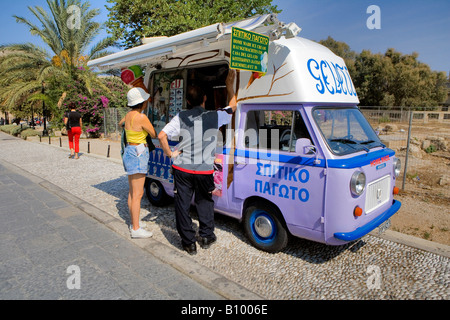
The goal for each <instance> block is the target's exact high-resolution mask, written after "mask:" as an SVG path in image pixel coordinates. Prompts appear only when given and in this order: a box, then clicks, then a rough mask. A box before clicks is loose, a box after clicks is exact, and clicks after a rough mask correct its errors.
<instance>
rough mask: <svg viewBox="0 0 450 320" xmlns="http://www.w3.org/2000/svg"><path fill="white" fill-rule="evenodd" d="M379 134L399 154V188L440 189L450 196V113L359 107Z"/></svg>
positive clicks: (399, 108)
mask: <svg viewBox="0 0 450 320" xmlns="http://www.w3.org/2000/svg"><path fill="white" fill-rule="evenodd" d="M360 109H361V111H362V113H363V114H364V116H365V117H366V118H367V119H368V120H369V122H370V124H371V125H372V127H373V128H374V129H375V131H377V133H378V134H379V138H380V140H381V141H382V142H383V143H384V144H385V145H386V146H387V147H388V148H390V149H393V150H395V151H396V156H397V157H398V158H400V159H401V161H402V164H403V167H402V173H401V176H400V179H399V180H398V181H399V184H397V186H398V187H401V188H402V189H404V190H405V189H406V190H408V189H410V190H412V189H415V188H421V189H424V190H435V191H436V190H437V192H438V193H440V194H442V195H443V196H445V197H449V196H450V193H449V190H448V189H449V188H448V185H449V184H450V175H448V174H447V171H448V168H449V166H450V144H449V140H450V112H449V111H448V110H445V109H444V110H442V108H435V109H434V110H431V109H425V108H423V110H414V111H413V110H410V109H409V108H405V107H403V108H401V107H397V108H393V107H360Z"/></svg>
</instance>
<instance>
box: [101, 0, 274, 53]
mask: <svg viewBox="0 0 450 320" xmlns="http://www.w3.org/2000/svg"><path fill="white" fill-rule="evenodd" d="M108 3H110V4H112V7H108V10H109V15H108V17H109V20H108V22H107V23H106V25H107V27H108V30H109V31H110V32H111V33H112V35H113V37H114V38H115V39H117V40H120V41H121V43H122V44H123V45H124V46H125V47H127V48H130V47H133V46H136V45H138V44H140V40H141V38H142V37H155V36H173V35H176V34H179V33H183V32H187V31H190V30H194V29H197V28H200V27H204V26H208V25H211V24H214V23H217V22H224V23H225V22H230V21H235V20H241V19H245V18H249V17H252V16H254V15H257V14H265V13H271V12H273V13H279V12H281V11H280V10H278V9H277V6H273V5H272V4H271V3H272V0H184V1H180V0H153V1H148V0H117V1H116V0H108Z"/></svg>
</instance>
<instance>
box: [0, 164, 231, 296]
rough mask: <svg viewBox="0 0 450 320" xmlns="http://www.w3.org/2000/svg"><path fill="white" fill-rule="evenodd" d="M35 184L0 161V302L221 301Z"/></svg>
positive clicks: (36, 180) (38, 181)
mask: <svg viewBox="0 0 450 320" xmlns="http://www.w3.org/2000/svg"><path fill="white" fill-rule="evenodd" d="M42 185H46V187H47V188H49V187H51V186H50V185H49V184H48V182H46V181H45V180H42V179H40V178H37V177H35V176H32V175H30V174H27V173H26V172H24V171H23V170H21V169H18V168H17V167H15V166H13V165H11V164H8V163H6V162H4V161H1V160H0V221H1V223H0V261H1V262H0V299H52V300H54V299H160V300H168V299H174V300H179V299H190V300H202V299H214V300H215V299H223V297H222V296H221V295H219V294H217V293H216V292H214V291H212V290H211V289H208V288H206V287H205V286H203V285H201V284H199V283H197V282H195V281H194V280H192V279H191V278H190V277H188V276H187V275H185V274H183V273H181V272H179V271H178V270H176V269H174V268H173V267H171V266H170V265H168V264H166V263H163V262H161V261H160V260H159V259H157V258H156V257H155V256H153V255H152V254H150V253H149V252H148V251H146V250H145V249H144V248H142V247H141V246H142V242H144V243H145V241H146V240H133V241H131V240H127V239H126V238H125V237H123V236H122V235H120V234H118V233H116V232H114V231H113V230H111V229H110V228H108V227H107V226H105V225H104V223H101V222H100V221H98V220H96V219H94V218H92V217H90V216H88V215H87V214H86V213H85V212H83V211H82V210H80V209H79V208H77V207H75V206H74V205H73V204H72V203H70V202H69V201H66V200H63V199H61V198H60V197H58V196H57V195H55V194H54V193H52V192H50V191H49V190H47V189H46V188H44V187H43V186H42ZM112 220H113V219H112V218H109V221H110V222H111V221H112ZM122 225H123V223H122ZM133 242H134V243H133ZM139 242H140V243H139ZM136 244H137V245H136ZM73 266H75V267H73ZM78 271H79V273H77V272H78ZM78 275H79V277H78ZM78 280H79V282H77V281H78ZM77 283H79V287H80V288H79V289H77V288H76V285H77Z"/></svg>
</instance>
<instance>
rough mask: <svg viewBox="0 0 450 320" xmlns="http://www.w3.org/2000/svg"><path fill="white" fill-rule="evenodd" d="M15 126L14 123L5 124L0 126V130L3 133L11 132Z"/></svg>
mask: <svg viewBox="0 0 450 320" xmlns="http://www.w3.org/2000/svg"><path fill="white" fill-rule="evenodd" d="M16 127H17V125H15V124H7V125H4V126H0V130H1V131H3V132H5V133H8V134H11V132H12V130H14V129H15V128H16Z"/></svg>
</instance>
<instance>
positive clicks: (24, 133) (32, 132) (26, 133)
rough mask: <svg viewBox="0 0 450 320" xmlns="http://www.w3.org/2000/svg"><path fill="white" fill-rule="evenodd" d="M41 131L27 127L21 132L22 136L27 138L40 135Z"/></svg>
mask: <svg viewBox="0 0 450 320" xmlns="http://www.w3.org/2000/svg"><path fill="white" fill-rule="evenodd" d="M38 135H39V132H37V131H36V130H34V129H31V128H27V129H25V130H23V131H22V132H21V133H20V137H21V138H22V139H24V140H27V138H28V137H34V136H38Z"/></svg>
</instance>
